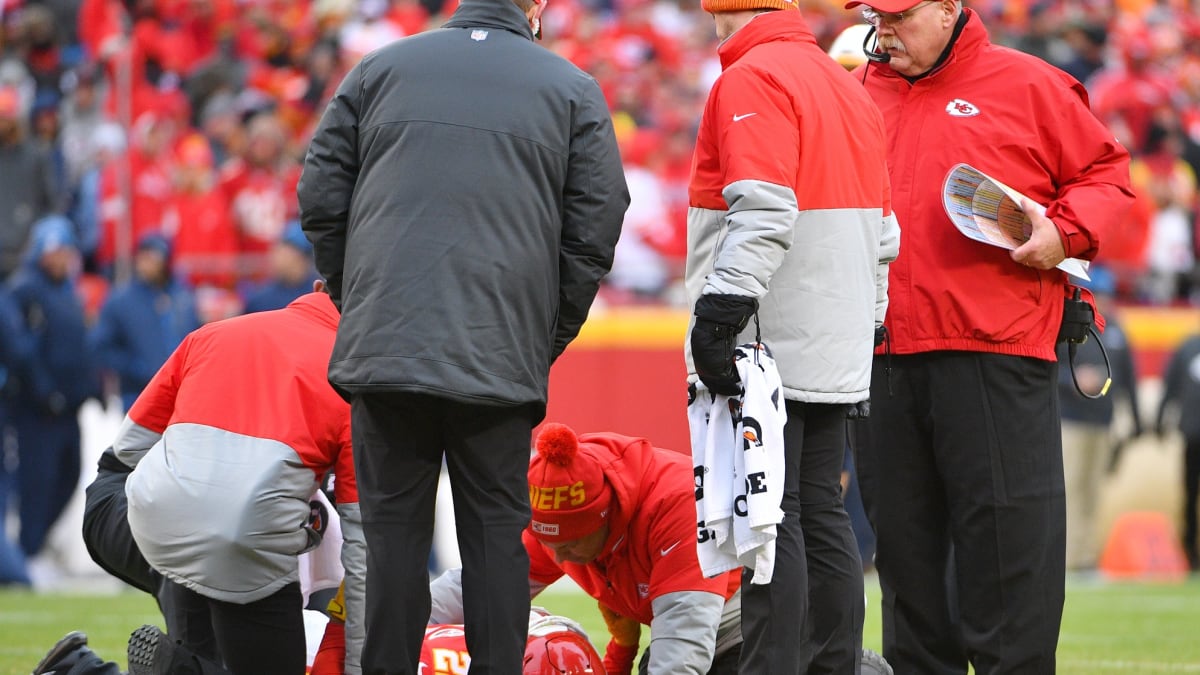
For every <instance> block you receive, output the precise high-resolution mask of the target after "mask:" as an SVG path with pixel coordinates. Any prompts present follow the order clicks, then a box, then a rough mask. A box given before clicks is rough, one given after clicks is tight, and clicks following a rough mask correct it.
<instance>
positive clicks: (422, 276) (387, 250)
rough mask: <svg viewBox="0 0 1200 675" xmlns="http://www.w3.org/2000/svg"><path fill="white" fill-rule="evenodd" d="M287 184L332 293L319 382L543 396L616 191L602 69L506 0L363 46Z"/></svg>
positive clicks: (355, 387)
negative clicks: (333, 330)
mask: <svg viewBox="0 0 1200 675" xmlns="http://www.w3.org/2000/svg"><path fill="white" fill-rule="evenodd" d="M298 193H299V198H300V218H301V223H302V225H303V227H304V231H305V234H306V235H307V236H308V238H309V240H310V241H312V243H313V246H314V250H315V256H316V263H317V269H318V271H319V272H320V273H321V274H322V276H324V277H325V279H326V280H327V281H328V282H329V287H330V291H331V294H332V297H333V298H334V302H335V304H337V305H338V306H339V308H340V309H341V311H342V321H341V324H340V328H339V330H338V337H337V343H336V345H335V347H334V351H333V356H332V359H331V361H330V366H329V378H330V382H332V383H333V384H334V386H335V387H337V388H338V389H339V390H341V391H342V392H343V394H346V393H351V394H353V393H359V392H362V393H366V392H383V391H408V392H418V393H429V394H434V395H438V396H444V397H447V398H451V399H455V400H461V401H466V402H476V403H496V404H521V403H539V402H540V403H544V402H545V400H546V388H547V379H548V376H549V369H550V364H551V362H552V361H553V360H554V359H555V358H556V357H557V356H558V355H559V354H561V353H562V351H563V350H564V349H565V348H566V346H567V344H568V343H569V342H570V341H571V340H572V339H574V337H575V336H576V334H577V333H578V332H579V328H580V326H581V325H582V324H583V321H584V319H586V318H587V312H588V308H589V307H590V306H591V303H592V300H593V299H594V297H595V294H596V291H597V289H598V287H599V283H600V279H601V277H602V276H604V274H606V273H607V272H608V270H609V267H610V266H611V265H612V258H613V249H614V247H615V245H616V241H617V237H618V235H619V234H620V228H621V221H622V219H623V217H624V213H625V209H626V207H627V206H628V205H629V194H628V190H627V188H626V185H625V178H624V174H623V172H622V168H621V160H620V155H619V153H618V150H617V144H616V139H615V136H614V134H613V129H612V120H611V117H610V115H609V112H608V107H607V105H606V103H605V100H604V97H603V96H602V94H601V92H600V88H599V86H598V85H597V84H596V81H595V80H594V79H593V78H592V77H590V76H589V75H587V74H586V73H584V72H583V71H581V70H579V69H578V68H577V67H575V66H574V65H572V64H571V63H570V62H568V61H567V60H565V59H563V58H561V57H559V56H557V55H555V54H553V53H552V52H550V51H548V50H546V49H544V48H543V47H541V46H539V45H537V44H535V43H534V42H533V41H532V34H531V31H530V29H529V25H528V22H527V21H526V19H525V16H524V14H523V13H522V12H521V11H520V10H519V9H518V8H517V7H516V6H515V5H514V4H513V3H512V2H511V0H464V1H463V2H462V4H461V5H460V6H459V9H458V10H457V11H456V12H455V14H454V16H453V17H452V18H451V20H450V21H449V22H448V23H447V24H446V26H445V27H444V28H442V29H438V30H433V31H429V32H426V33H422V34H419V35H415V36H412V37H408V38H404V39H402V40H398V41H396V42H394V43H392V44H390V45H388V46H386V47H383V48H381V49H379V50H377V51H375V52H372V53H370V54H368V55H367V56H366V57H365V58H364V59H363V60H362V61H361V62H360V63H359V64H358V65H357V66H355V67H354V68H353V69H352V70H351V71H350V73H349V74H348V75H347V76H346V78H345V80H344V81H343V82H342V83H341V85H340V87H339V88H338V91H337V93H336V94H335V95H334V98H333V100H332V101H331V102H330V104H329V106H328V108H327V109H326V110H325V113H324V115H323V117H322V118H321V122H320V125H319V127H318V128H317V130H316V132H315V134H314V136H313V140H312V143H311V145H310V146H309V149H308V154H307V157H306V158H305V162H304V173H303V176H302V178H301V180H300V185H299V188H298Z"/></svg>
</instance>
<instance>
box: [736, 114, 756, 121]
mask: <svg viewBox="0 0 1200 675" xmlns="http://www.w3.org/2000/svg"><path fill="white" fill-rule="evenodd" d="M757 114H758V113H746V114H745V115H734V116H733V121H734V122H741V121H742V120H744V119H746V118H747V117H753V116H755V115H757Z"/></svg>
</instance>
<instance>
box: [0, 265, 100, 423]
mask: <svg viewBox="0 0 1200 675" xmlns="http://www.w3.org/2000/svg"><path fill="white" fill-rule="evenodd" d="M10 289H11V292H12V298H13V302H14V303H15V304H16V306H17V310H18V311H19V313H20V315H21V317H22V318H23V319H24V322H23V324H24V325H23V327H24V329H25V330H26V331H27V332H28V334H29V338H30V340H31V343H32V348H31V352H30V358H29V359H28V360H27V362H26V363H25V364H24V367H21V368H18V369H16V370H15V371H14V372H12V373H10V374H9V384H8V387H7V389H8V391H9V392H10V394H12V395H13V398H14V405H13V410H14V412H16V411H18V410H22V409H29V408H36V409H38V410H40V411H41V412H43V413H49V414H53V415H62V414H74V413H75V412H76V411H78V410H79V407H80V406H81V405H83V402H84V401H85V400H86V399H87V398H89V397H92V396H97V395H98V394H99V381H98V379H97V378H96V377H95V375H96V372H95V370H94V368H93V363H92V360H91V358H90V356H89V351H88V348H87V329H86V328H85V326H84V318H83V305H82V304H81V303H80V301H79V297H78V296H77V295H76V294H75V283H74V280H72V279H70V278H68V279H64V280H61V281H56V280H54V279H51V278H50V277H49V276H48V275H47V274H46V273H45V272H43V271H42V269H41V268H40V267H38V265H37V263H36V261H35V260H28V261H26V263H25V264H24V265H23V266H22V267H21V268H20V269H19V270H17V272H16V273H14V274H13V277H12V279H11V281H10Z"/></svg>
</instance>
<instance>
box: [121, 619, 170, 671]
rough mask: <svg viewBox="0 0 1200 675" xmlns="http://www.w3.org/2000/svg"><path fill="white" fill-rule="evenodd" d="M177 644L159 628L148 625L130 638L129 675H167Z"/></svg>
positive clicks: (128, 651)
mask: <svg viewBox="0 0 1200 675" xmlns="http://www.w3.org/2000/svg"><path fill="white" fill-rule="evenodd" d="M174 652H175V643H174V642H172V640H171V638H169V637H167V634H166V633H164V632H162V630H161V629H159V627H158V626H152V625H150V624H146V625H145V626H142V627H141V628H139V629H137V630H135V631H133V635H130V636H129V648H128V649H127V650H126V652H125V653H126V656H127V657H128V658H129V675H166V673H167V672H168V671H169V669H170V666H171V658H172V656H173V655H174Z"/></svg>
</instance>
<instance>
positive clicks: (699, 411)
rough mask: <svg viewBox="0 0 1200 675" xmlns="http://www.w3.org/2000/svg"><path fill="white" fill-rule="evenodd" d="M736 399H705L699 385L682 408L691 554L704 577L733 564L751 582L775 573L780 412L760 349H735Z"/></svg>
mask: <svg viewBox="0 0 1200 675" xmlns="http://www.w3.org/2000/svg"><path fill="white" fill-rule="evenodd" d="M734 363H735V365H736V366H737V369H738V376H739V377H740V378H741V381H742V389H743V394H742V395H741V396H723V395H720V394H713V393H711V392H710V391H709V390H708V387H706V386H705V385H704V383H703V382H697V383H696V396H695V398H694V399H693V400H692V402H691V403H690V404H689V405H688V426H689V428H690V430H691V437H692V465H693V469H694V471H695V477H696V520H697V523H696V542H697V543H696V552H697V556H698V557H699V560H700V569H701V570H702V571H703V572H704V574H705V576H709V577H712V576H716V575H717V574H720V573H722V572H727V571H729V570H731V569H735V568H737V567H740V566H745V567H749V568H751V569H753V570H754V577H753V579H752V580H751V583H755V584H767V583H770V582H771V576H772V575H773V574H774V571H775V536H776V527H777V526H778V525H779V523H780V522H782V521H783V509H782V508H781V506H780V505H781V503H782V501H783V479H784V453H783V425H784V424H785V423H786V422H787V411H786V410H785V408H784V402H783V386H782V383H781V381H780V378H779V371H778V370H777V369H776V367H775V360H774V359H773V358H771V355H770V350H769V349H767V348H766V347H765V346H764V345H762V344H758V345H753V344H744V345H741V346H739V347H738V349H737V351H736V353H735V357H734Z"/></svg>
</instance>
